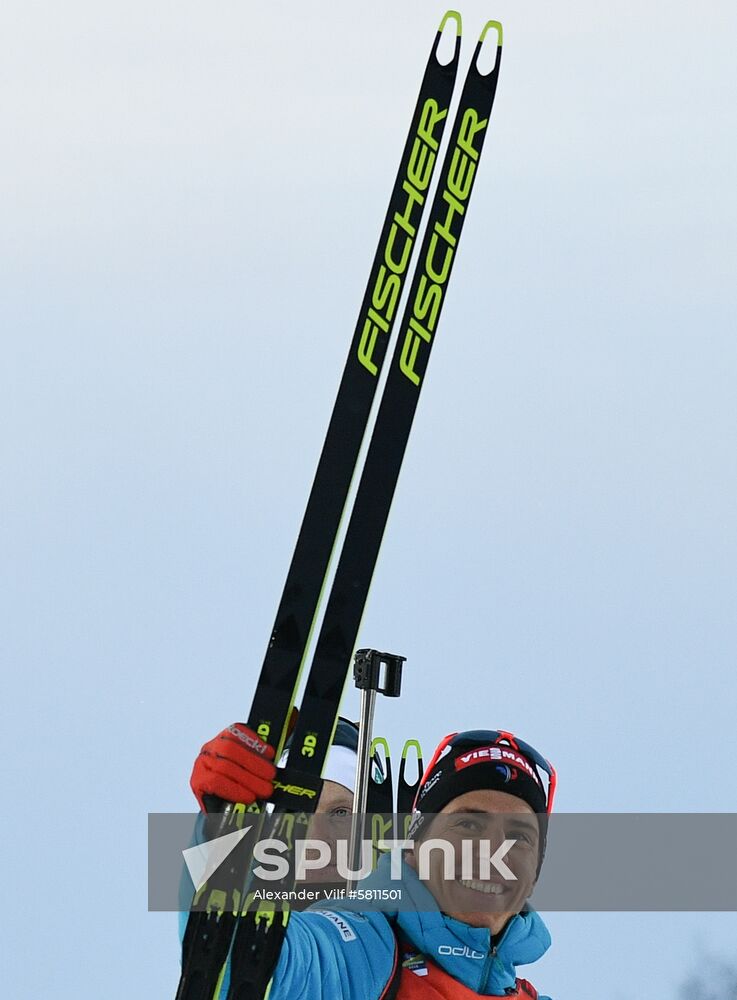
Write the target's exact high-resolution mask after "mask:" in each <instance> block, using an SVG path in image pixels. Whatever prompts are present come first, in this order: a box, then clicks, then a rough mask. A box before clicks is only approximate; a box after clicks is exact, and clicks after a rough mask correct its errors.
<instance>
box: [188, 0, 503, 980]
mask: <svg viewBox="0 0 737 1000" xmlns="http://www.w3.org/2000/svg"><path fill="white" fill-rule="evenodd" d="M453 26H455V44H454V49H453V55H452V58H451V59H450V61H448V62H447V63H445V64H443V63H441V62H440V61H439V59H438V47H439V45H440V41H441V37H442V35H443V32H444V30H446V29H447V30H452V28H453ZM492 30H494V31H495V32H496V34H497V53H496V61H495V64H494V67H493V69H492V70H491V71H490V72H488V73H482V72H481V70H480V69H479V66H478V59H479V55H480V52H481V48H482V45H483V43H484V39H485V38H486V36H487V34H488V33H489V32H490V31H492ZM460 35H461V19H460V15H459V14H457V13H456V12H454V11H449V12H448V13H447V14H446V15H445V16H444V18H443V20H442V21H441V24H440V26H439V28H438V32H437V35H436V38H435V40H434V43H433V46H432V50H431V53H430V58H429V61H428V64H427V68H426V70H425V74H424V77H423V81H422V85H421V88H420V95H419V98H418V101H417V105H416V108H415V111H414V114H413V117H412V123H411V125H410V130H409V135H408V138H407V141H406V144H405V147H404V152H403V155H402V160H401V163H400V167H399V171H398V174H397V178H396V181H395V184H394V188H393V191H392V195H391V199H390V202H389V208H388V211H387V215H386V218H385V220H384V225H383V228H382V232H381V237H380V240H379V246H378V249H377V252H376V256H375V258H374V262H373V265H372V268H371V273H370V277H369V282H368V286H367V288H366V292H365V295H364V298H363V303H362V305H361V310H360V313H359V318H358V322H357V325H356V329H355V332H354V336H353V340H352V342H351V348H350V352H349V355H348V360H347V362H346V365H345V369H344V371H343V376H342V380H341V383H340V387H339V390H338V395H337V398H336V402H335V406H334V409H333V413H332V416H331V419H330V424H329V426H328V431H327V435H326V438H325V443H324V445H323V449H322V453H321V456H320V460H319V463H318V467H317V472H316V475H315V479H314V482H313V485H312V490H311V492H310V496H309V499H308V502H307V507H306V510H305V515H304V519H303V521H302V526H301V528H300V532H299V536H298V538H297V544H296V548H295V552H294V555H293V558H292V562H291V565H290V567H289V572H288V574H287V579H286V583H285V586H284V591H283V593H282V597H281V601H280V603H279V608H278V611H277V615H276V620H275V623H274V628H273V630H272V634H271V638H270V640H269V644H268V648H267V650H266V656H265V658H264V663H263V667H262V670H261V674H260V677H259V680H258V684H257V687H256V692H255V696H254V700H253V704H252V706H251V711H250V713H249V715H248V719H247V722H248V725H249V727H250V728H251V729H253V730H254V731H255V732H257V733H258V735H259V737H260V738H261V739H262V740H264V741H265V742H269V743H271V744H272V745H274V746H275V748H276V752H277V759H278V758H279V755H280V754H281V751H282V749H283V746H284V742H285V739H286V733H287V726H288V724H289V720H290V717H291V711H292V707H293V704H294V701H295V697H296V694H297V688H298V685H299V681H300V676H301V673H302V668H303V664H304V659H305V653H306V650H307V647H308V644H309V639H310V634H311V630H312V627H313V624H314V622H315V618H316V616H317V611H318V607H319V604H320V598H321V593H322V589H323V586H324V583H325V579H326V576H327V573H328V567H329V564H330V559H331V555H332V552H333V548H334V545H335V541H336V537H337V534H338V529H339V526H340V522H341V518H342V516H343V511H344V508H345V505H346V500H347V496H348V492H349V488H350V484H351V480H352V477H353V475H354V472H355V470H356V465H357V462H358V457H359V452H360V449H361V443H362V441H363V438H364V434H365V430H366V425H367V422H368V419H369V414H370V410H371V405H372V402H373V400H374V396H375V393H376V386H377V383H378V378H379V374H380V371H381V368H382V365H383V362H384V358H385V355H386V353H387V346H388V342H389V339H390V337H391V333H392V329H393V326H394V321H395V319H396V314H397V310H398V306H399V301H400V298H401V295H402V290H403V288H404V285H405V281H406V279H407V277H408V275H409V272H410V263H411V258H412V255H413V251H414V248H415V244H416V242H417V239H418V233H419V228H420V223H421V220H422V216H423V214H424V210H425V208H426V205H427V202H428V200H429V193H430V188H431V183H432V178H433V174H434V172H435V167H436V164H437V162H438V159H439V150H440V143H441V139H442V136H443V133H444V130H445V126H446V123H447V120H448V117H449V109H450V102H451V97H452V93H453V88H454V84H455V78H456V74H457V70H458V61H459V54H460ZM501 48H502V29H501V25H500V24H499V23H498V22H496V21H490V22H488V23H487V25H486V26H485V27H484V30H483V32H482V34H481V37H480V39H479V42H478V44H477V46H476V50H475V52H474V55H473V58H472V61H471V66H470V68H469V71H468V75H467V77H466V81H465V83H464V87H463V91H462V94H461V98H460V104H459V107H458V111H457V114H456V117H455V120H454V123H453V127H452V130H451V136H450V141H449V146H448V148H447V150H446V154H445V157H444V159H443V164H442V168H441V171H440V177H439V180H438V185H437V188H436V192H435V196H434V198H433V200H432V205H431V208H430V213H429V217H428V222H427V227H426V230H425V234H424V237H423V240H422V245H421V249H420V257H419V264H418V266H417V268H416V270H415V273H414V276H413V279H412V283H411V286H410V293H409V299H408V302H407V306H406V309H405V312H404V314H403V317H402V322H401V324H400V329H399V334H398V339H397V343H396V347H395V351H394V355H393V358H392V362H391V366H390V370H389V373H388V377H387V381H386V385H385V388H384V393H383V395H382V398H381V402H380V406H379V411H378V415H377V419H376V424H375V427H374V431H373V434H372V436H371V441H370V444H369V447H368V452H367V456H366V461H365V464H364V468H363V471H362V474H361V479H360V482H359V487H358V491H357V493H356V498H355V503H354V506H353V510H352V513H351V517H350V521H349V525H348V528H347V531H346V535H345V540H344V544H343V549H342V552H341V554H340V558H339V561H338V565H337V569H336V573H335V577H334V581H333V586H332V589H331V592H330V596H329V598H328V602H327V606H326V610H325V615H324V619H323V622H322V626H321V629H320V633H319V636H318V639H317V643H316V646H315V653H314V658H313V662H312V667H311V669H310V672H309V675H308V678H307V684H306V688H305V692H304V695H303V699H302V705H301V710H300V713H299V716H298V720H297V723H296V728H295V730H294V733H293V734H292V738H291V750H290V754H289V763H288V766H287V768H286V772H285V773H284V774H282V775H280V780H279V781H278V782H277V786H276V787H277V799H275V805H276V808H277V810H279V811H283V812H287V813H291V814H293V816H294V817H295V819H296V820H297V821H298V822H299V824H301V825H302V826H306V823H307V821H308V819H309V814H310V813H311V812H312V811H313V810H314V808H315V805H316V803H317V798H318V796H319V792H320V788H321V784H322V782H321V778H320V775H321V773H322V769H323V766H324V762H325V758H326V755H327V751H328V748H329V746H330V743H331V740H332V736H333V732H334V728H335V724H336V720H337V716H338V711H339V707H340V700H341V696H342V692H343V688H344V686H345V681H346V678H347V675H348V672H349V668H350V662H351V656H352V653H353V649H354V647H355V644H356V638H357V634H358V630H359V626H360V621H361V617H362V614H363V609H364V606H365V603H366V599H367V596H368V591H369V586H370V583H371V578H372V575H373V571H374V567H375V564H376V560H377V556H378V553H379V548H380V545H381V541H382V537H383V534H384V529H385V526H386V522H387V518H388V515H389V509H390V507H391V502H392V498H393V495H394V490H395V487H396V483H397V479H398V476H399V471H400V468H401V464H402V459H403V456H404V452H405V448H406V445H407V440H408V437H409V432H410V429H411V426H412V421H413V418H414V414H415V410H416V407H417V401H418V398H419V393H420V390H421V388H422V384H423V381H424V376H425V372H426V368H427V364H428V360H429V356H430V351H431V349H432V344H433V341H434V336H435V333H436V331H437V326H438V322H439V318H440V313H441V310H442V305H443V301H444V298H445V293H446V290H447V287H448V281H449V278H450V273H451V270H452V267H453V263H454V261H455V256H456V252H457V249H458V243H459V239H460V235H461V231H462V228H463V223H464V220H465V217H466V213H467V209H468V204H469V199H470V196H471V191H472V188H473V184H474V180H475V176H476V171H477V167H478V162H479V158H480V155H481V151H482V147H483V143H484V138H485V135H486V131H487V126H488V121H489V116H490V113H491V108H492V104H493V101H494V94H495V91H496V85H497V79H498V74H499V65H500V61H501ZM208 813H209V814H211V815H214V816H215V817H217V819H216V825H217V829H218V833H225V832H227V831H228V830H231V829H232V828H233V826H241V825H242V823H243V809H242V807H238V806H235V805H233V804H226V803H221V802H217V801H213V802H210V803H208ZM233 853H234V854H236V853H237V852H233ZM229 860H230V859H229ZM238 863H239V861H238V860H237V859H233V861H232V864H231V865H230V866H229V861H226V862H225V863H224V864H223V865H222V866H221V869H227V870H226V871H223V872H222V873H221V869H219V870H218V872H216V873H215V875H214V876H213V878H212V879H211V880H210V884H208V885H207V886H205V888H204V890H202V891H200V892H199V893H198V894H197V897H196V899H195V902H194V904H193V908H192V911H191V912H190V915H189V919H188V923H187V928H186V931H185V936H184V942H183V956H182V974H181V979H180V982H179V988H178V991H177V995H176V996H177V1000H212V998H213V997H214V996H217V995H218V993H219V992H220V985H221V982H222V977H223V971H224V967H225V963H226V960H227V959H228V957H229V956H230V987H229V991H228V1000H245V998H249V1000H250V998H253V997H261V996H263V995H264V994H265V993H266V992H267V991H268V986H269V981H270V979H271V976H272V974H273V970H274V968H275V965H276V962H277V960H278V956H279V951H280V948H281V943H282V940H283V936H284V933H285V931H286V925H287V922H288V918H289V911H288V910H284V911H283V912H281V913H279V914H276V913H275V912H274V910H273V909H269V910H266V911H264V910H256V911H255V912H254V911H252V910H249V909H248V908H247V907H244V906H243V905H242V901H241V899H240V897H239V896H238V894H237V893H232V892H230V890H229V889H226V890H223V889H222V888H221V887H220V882H219V879H220V877H221V874H222V878H223V879H224V880H225V882H227V884H228V886H232V885H233V884H234V881H233V880H234V878H237V876H238V872H237V871H235V870H234V868H233V866H235V865H237V864H238ZM241 882H245V875H243V877H242V879H241ZM223 884H225V883H223Z"/></svg>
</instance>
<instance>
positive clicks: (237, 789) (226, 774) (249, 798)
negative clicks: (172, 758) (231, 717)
mask: <svg viewBox="0 0 737 1000" xmlns="http://www.w3.org/2000/svg"><path fill="white" fill-rule="evenodd" d="M274 755H275V750H274V748H273V747H272V746H269V744H268V743H264V741H263V740H262V739H259V737H258V736H257V735H256V733H254V731H253V730H252V729H249V728H248V726H247V725H245V723H243V722H234V723H233V725H231V726H228V727H227V728H226V729H223V731H222V732H221V733H218V735H217V736H216V737H215V738H214V739H212V740H209V741H208V742H207V743H205V745H204V746H203V747H202V749H201V750H200V752H199V754H198V755H197V759H196V760H195V762H194V767H193V768H192V777H191V778H190V785H191V786H192V791H193V792H194V794H195V798H196V799H197V802H198V803H199V806H200V809H201V810H202V811H203V812H206V811H207V804H206V801H205V799H206V796H208V795H215V796H217V797H218V798H219V799H224V800H225V801H226V802H242V803H243V804H244V805H247V806H249V805H251V804H252V803H254V802H256V801H259V800H261V801H267V800H268V799H270V798H271V797H272V795H273V794H274V778H275V777H276V767H275V765H274V763H273V761H274Z"/></svg>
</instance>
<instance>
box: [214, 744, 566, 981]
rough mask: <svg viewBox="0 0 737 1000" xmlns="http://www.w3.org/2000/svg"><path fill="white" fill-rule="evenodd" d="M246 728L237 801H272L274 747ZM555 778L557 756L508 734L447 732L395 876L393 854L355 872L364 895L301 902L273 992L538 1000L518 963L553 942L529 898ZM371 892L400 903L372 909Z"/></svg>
mask: <svg viewBox="0 0 737 1000" xmlns="http://www.w3.org/2000/svg"><path fill="white" fill-rule="evenodd" d="M244 731H245V730H244ZM247 734H248V740H247V742H244V743H242V744H241V745H240V747H239V748H238V754H237V761H236V760H232V763H233V764H234V765H235V766H234V767H232V768H231V769H230V778H231V779H232V780H233V781H235V782H236V783H237V786H238V787H237V788H233V794H235V793H236V792H237V793H238V795H239V800H240V801H253V800H254V798H255V794H256V795H258V797H263V798H268V797H269V795H270V794H271V791H270V786H271V787H272V788H273V781H274V778H275V776H276V771H275V769H274V767H273V764H271V763H270V762H269V757H273V751H272V750H270V749H269V748H266V747H264V748H263V749H262V751H261V752H260V753H259V752H257V750H256V749H255V748H256V745H257V743H258V738H257V737H255V734H253V733H251V732H250V731H247ZM254 740H255V741H256V742H255V743H254ZM255 774H257V775H258V781H257V782H255V781H254V775H255ZM555 781H556V778H555V770H554V769H553V767H552V766H551V765H550V764H549V763H548V761H547V760H546V759H545V758H544V757H542V755H541V754H539V753H538V751H536V750H535V749H534V748H533V747H531V746H530V745H529V744H527V743H525V742H523V741H522V740H519V739H517V738H516V737H514V736H513V735H512V734H511V733H508V732H505V731H502V730H474V731H471V732H465V733H453V734H452V735H451V736H448V737H446V738H445V740H443V741H442V743H441V744H440V745H439V746H438V748H437V750H436V751H435V754H434V756H433V759H432V760H431V762H430V764H429V766H428V768H427V770H426V771H425V774H424V775H423V777H422V781H421V785H420V790H419V793H418V796H417V800H416V802H415V808H414V813H413V818H412V824H411V827H410V832H409V836H410V839H411V840H412V841H413V846H412V848H411V849H409V850H408V851H407V852H406V854H405V856H404V858H403V860H402V861H401V866H400V868H401V871H400V875H399V878H398V879H397V878H396V877H394V876H396V871H394V872H393V871H392V865H393V864H394V867H395V868H396V860H397V858H396V856H395V857H394V858H392V857H390V856H388V855H387V856H385V857H383V858H382V859H381V862H380V863H379V867H378V869H377V871H376V872H375V873H374V874H373V875H372V876H370V877H369V878H368V879H366V880H365V881H364V882H362V883H360V886H359V890H360V891H362V892H363V896H360V897H359V901H358V902H356V903H355V904H353V905H350V906H349V907H348V908H341V909H340V910H339V909H337V907H332V906H331V908H330V909H325V908H319V909H314V908H313V909H311V910H307V911H305V912H302V913H294V914H293V915H292V917H291V919H290V921H289V924H288V926H287V932H286V935H285V939H284V943H283V946H282V950H281V954H280V957H279V960H278V964H277V966H276V969H275V970H274V975H273V979H272V982H271V989H270V992H269V998H270V1000H299V998H302V1000H323V998H324V1000H374V998H376V1000H392V998H399V1000H422V998H428V1000H472V998H473V997H485V996H496V997H502V996H503V997H506V998H507V1000H510V998H515V997H516V998H518V1000H530V998H538V993H537V992H536V990H535V989H534V988H533V987H532V986H531V985H530V983H529V982H527V980H524V979H521V978H519V977H518V975H517V968H518V966H521V965H527V964H530V963H531V962H535V961H536V960H537V959H538V958H540V957H541V956H542V955H543V954H544V953H545V951H547V949H548V947H549V946H550V935H549V934H548V930H547V928H546V927H545V924H544V923H543V921H542V919H541V918H540V916H539V915H538V914H537V913H536V912H535V911H534V910H532V909H531V908H530V907H529V906H528V905H527V899H528V897H529V896H530V894H531V892H532V890H533V888H534V885H535V882H536V881H537V877H538V875H539V873H540V867H541V865H542V861H543V857H544V854H545V843H546V838H547V824H548V816H549V814H550V810H551V808H552V804H553V796H554V792H555ZM254 792H255V794H254ZM247 796H250V799H247ZM393 853H394V852H393ZM388 892H391V893H393V895H387V893H388ZM367 899H371V900H372V901H373V900H376V899H383V900H387V899H392V900H397V899H399V900H400V901H398V902H392V903H386V902H382V903H381V908H379V906H377V905H376V904H375V903H374V902H372V904H371V905H372V908H371V909H369V908H368V906H367V904H366V902H365V900H367ZM362 900H363V902H362ZM389 907H391V908H389ZM231 958H232V960H233V961H234V962H235V963H236V964H237V962H238V958H237V956H236V955H235V954H234V955H232V956H231ZM229 973H230V969H228V970H227V972H226V976H225V979H224V982H223V984H222V988H221V992H220V995H219V996H220V1000H224V998H225V997H226V996H227V990H228V981H229ZM538 1000H549V998H546V997H539V998H538Z"/></svg>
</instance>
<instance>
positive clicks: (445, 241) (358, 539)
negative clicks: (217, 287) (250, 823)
mask: <svg viewBox="0 0 737 1000" xmlns="http://www.w3.org/2000/svg"><path fill="white" fill-rule="evenodd" d="M492 28H493V29H494V30H495V31H496V32H497V35H498V46H497V54H496V61H495V64H494V68H493V69H492V70H491V71H490V72H489V73H487V74H482V73H481V72H480V70H479V68H478V65H477V60H478V57H479V54H480V51H481V47H482V43H483V41H484V38H485V36H486V34H487V32H488V31H489V30H490V29H492ZM501 50H502V31H501V25H499V24H498V22H496V21H490V22H489V23H488V24H487V25H486V26H485V28H484V30H483V32H482V34H481V38H480V39H479V42H478V44H477V46H476V50H475V52H474V55H473V58H472V62H471V66H470V69H469V71H468V75H467V77H466V81H465V84H464V87H463V92H462V94H461V98H460V104H459V108H458V112H457V115H456V118H455V121H454V124H453V129H452V133H451V137H450V144H449V147H448V150H447V151H446V154H445V158H444V160H443V166H442V170H441V173H440V178H439V181H438V188H437V191H436V194H435V197H434V199H433V203H432V208H431V210H430V216H429V219H428V225H427V230H426V232H425V235H424V238H423V242H422V248H421V250H420V257H419V262H418V265H417V269H416V271H415V274H414V277H413V280H412V285H411V289H410V295H409V300H408V303H407V308H406V310H405V313H404V316H403V319H402V323H401V326H400V329H399V335H398V340H397V344H396V348H395V352H394V355H393V358H392V363H391V366H390V369H389V374H388V377H387V382H386V386H385V389H384V393H383V395H382V398H381V402H380V405H379V411H378V415H377V419H376V425H375V427H374V431H373V434H372V436H371V441H370V444H369V448H368V453H367V456H366V462H365V465H364V468H363V471H362V474H361V479H360V483H359V487H358V492H357V494H356V499H355V503H354V506H353V510H352V513H351V517H350V521H349V524H348V528H347V531H346V536H345V541H344V543H343V549H342V552H341V554H340V558H339V561H338V566H337V569H336V573H335V578H334V581H333V586H332V588H331V592H330V597H329V599H328V603H327V607H326V610H325V616H324V619H323V622H322V625H321V628H320V633H319V636H318V640H317V644H316V647H315V654H314V658H313V662H312V667H311V669H310V673H309V675H308V678H307V685H306V689H305V693H304V695H303V698H302V704H301V708H300V714H299V718H298V720H297V725H296V728H295V731H294V734H293V737H292V744H291V745H292V750H291V751H290V758H289V764H288V767H287V775H288V776H289V777H288V780H287V779H285V784H286V785H287V788H286V789H284V790H283V794H282V795H281V796H280V801H279V808H280V809H286V810H289V811H291V812H292V813H294V814H295V823H294V825H293V828H292V829H293V837H294V839H300V838H303V837H304V836H305V835H306V833H305V828H306V825H307V822H308V820H309V813H310V812H311V811H312V809H313V808H314V804H315V799H316V796H315V795H313V796H312V797H307V798H306V797H305V796H304V794H303V793H304V792H305V790H306V789H310V788H311V787H312V788H317V789H319V782H320V774H321V772H322V768H323V764H324V760H325V757H326V755H327V751H328V748H329V745H330V742H331V739H332V734H333V731H334V728H335V723H336V719H337V716H338V711H339V707H340V700H341V696H342V693H343V688H344V686H345V682H346V678H347V676H348V672H349V667H350V663H351V658H352V654H353V649H354V647H355V644H356V638H357V635H358V630H359V626H360V622H361V617H362V615H363V611H364V607H365V603H366V599H367V596H368V591H369V587H370V584H371V578H372V575H373V572H374V567H375V565H376V560H377V557H378V554H379V548H380V546H381V541H382V538H383V534H384V529H385V527H386V522H387V519H388V515H389V510H390V507H391V503H392V499H393V496H394V491H395V488H396V485H397V480H398V477H399V472H400V469H401V465H402V459H403V457H404V452H405V449H406V446H407V441H408V438H409V433H410V430H411V427H412V422H413V419H414V415H415V410H416V407H417V402H418V399H419V394H420V390H421V388H422V384H423V381H424V377H425V372H426V369H427V364H428V360H429V356H430V351H431V349H432V344H433V342H434V335H435V333H436V332H437V326H438V321H439V318H440V313H441V310H442V305H443V302H444V298H445V293H446V290H447V287H448V281H449V278H450V274H451V270H452V267H453V263H454V261H455V256H456V252H457V249H458V243H459V240H460V235H461V231H462V228H463V223H464V220H465V216H466V212H467V208H468V204H469V200H470V196H471V191H472V188H473V184H474V180H475V175H476V170H477V166H478V162H479V158H480V155H481V150H482V147H483V143H484V138H485V136H486V131H487V126H488V121H489V116H490V114H491V109H492V105H493V102H494V95H495V92H496V85H497V80H498V75H499V66H500V62H501ZM295 759H296V760H297V761H298V763H297V764H295ZM290 789H295V790H296V791H295V793H294V794H292V793H291V792H290ZM300 826H301V827H302V831H301V832H300V831H299V829H298V828H299V827H300ZM257 885H258V883H256V882H254V883H253V887H256V886H257ZM269 887H270V888H272V889H275V888H276V889H279V888H282V886H281V885H279V884H278V883H276V884H275V883H273V882H272V883H270V884H269ZM284 905H285V907H286V904H284ZM288 919H289V910H288V908H285V909H284V911H283V912H282V913H280V914H276V913H275V912H274V911H273V909H269V910H267V911H265V912H263V913H259V912H258V911H257V912H256V913H253V912H250V911H249V912H245V913H244V914H243V915H242V916H241V917H240V919H239V920H238V926H237V929H236V933H235V937H234V940H233V948H232V953H231V962H230V977H231V978H230V989H229V992H228V1000H250V998H253V997H261V996H263V995H264V993H265V992H266V990H267V989H268V984H269V980H270V978H271V975H272V973H273V970H274V967H275V965H276V962H277V960H278V956H279V951H280V949H281V942H282V940H283V937H284V933H285V929H286V926H287V923H288Z"/></svg>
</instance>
